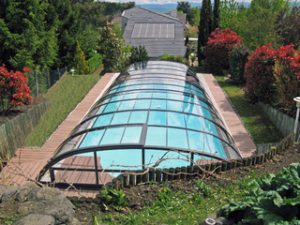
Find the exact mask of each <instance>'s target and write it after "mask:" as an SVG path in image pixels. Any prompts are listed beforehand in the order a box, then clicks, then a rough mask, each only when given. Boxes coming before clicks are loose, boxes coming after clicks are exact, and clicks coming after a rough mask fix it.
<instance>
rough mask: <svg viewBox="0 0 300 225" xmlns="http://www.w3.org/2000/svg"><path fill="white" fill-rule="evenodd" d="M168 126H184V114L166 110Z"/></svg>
mask: <svg viewBox="0 0 300 225" xmlns="http://www.w3.org/2000/svg"><path fill="white" fill-rule="evenodd" d="M168 126H175V127H185V121H184V114H182V113H175V112H168Z"/></svg>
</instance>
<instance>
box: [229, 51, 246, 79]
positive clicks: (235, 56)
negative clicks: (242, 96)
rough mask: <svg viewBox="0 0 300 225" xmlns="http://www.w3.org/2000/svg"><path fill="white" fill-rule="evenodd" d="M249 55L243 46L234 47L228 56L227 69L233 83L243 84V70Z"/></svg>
mask: <svg viewBox="0 0 300 225" xmlns="http://www.w3.org/2000/svg"><path fill="white" fill-rule="evenodd" d="M248 55H249V50H248V48H247V47H246V46H244V45H238V46H236V47H234V48H233V49H232V51H231V53H230V55H229V68H230V74H231V78H232V80H233V81H235V82H237V83H244V71H245V70H244V68H245V65H246V62H247V58H248Z"/></svg>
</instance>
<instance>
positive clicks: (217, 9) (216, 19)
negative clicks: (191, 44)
mask: <svg viewBox="0 0 300 225" xmlns="http://www.w3.org/2000/svg"><path fill="white" fill-rule="evenodd" d="M213 14H214V18H213V26H212V30H215V29H216V28H219V27H220V0H214V11H213Z"/></svg>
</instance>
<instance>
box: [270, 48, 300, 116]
mask: <svg viewBox="0 0 300 225" xmlns="http://www.w3.org/2000/svg"><path fill="white" fill-rule="evenodd" d="M274 76H275V80H276V93H277V103H278V104H279V107H280V108H281V109H282V110H283V111H285V112H287V113H290V114H291V113H293V111H294V110H295V104H294V102H293V98H294V97H296V96H299V95H300V52H299V51H297V50H296V49H295V48H294V46H293V45H286V46H282V47H280V48H278V49H277V50H276V62H275V66H274Z"/></svg>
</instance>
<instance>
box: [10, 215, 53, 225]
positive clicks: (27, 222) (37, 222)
mask: <svg viewBox="0 0 300 225" xmlns="http://www.w3.org/2000/svg"><path fill="white" fill-rule="evenodd" d="M13 225H55V219H54V218H53V217H52V216H49V215H41V214H29V215H28V216H25V217H24V218H22V219H20V220H19V221H18V222H16V223H14V224H13Z"/></svg>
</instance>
